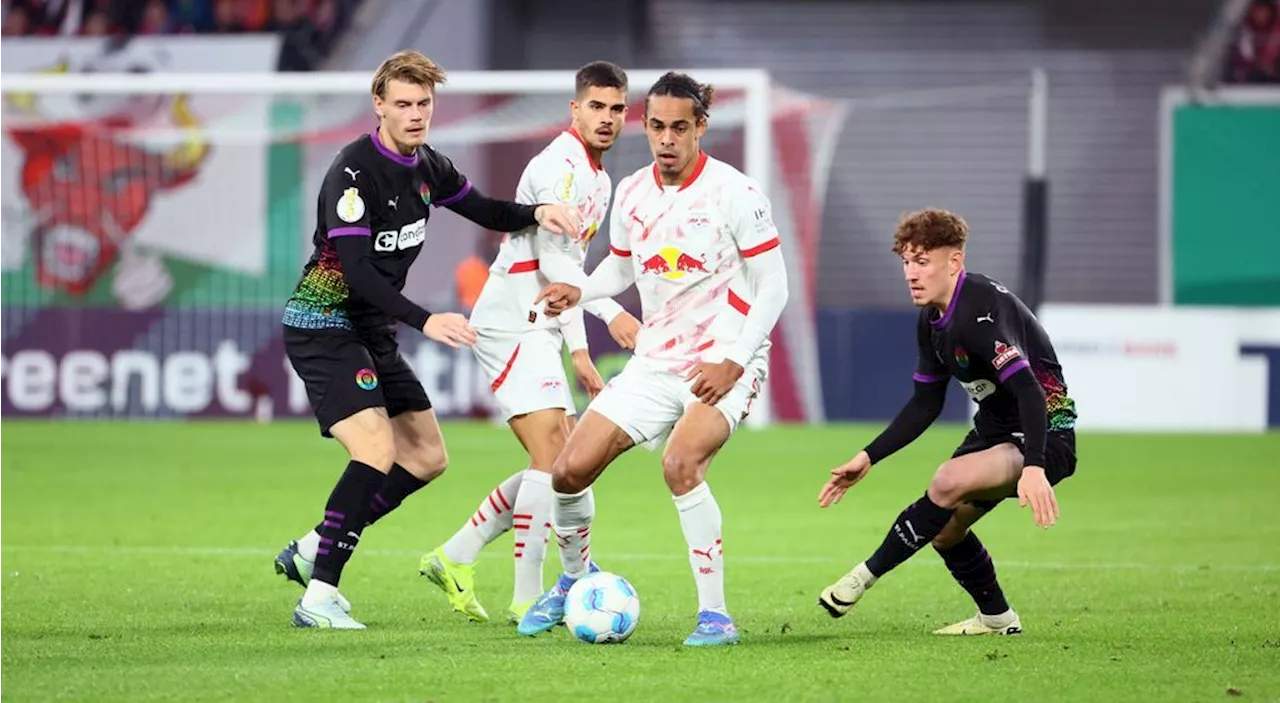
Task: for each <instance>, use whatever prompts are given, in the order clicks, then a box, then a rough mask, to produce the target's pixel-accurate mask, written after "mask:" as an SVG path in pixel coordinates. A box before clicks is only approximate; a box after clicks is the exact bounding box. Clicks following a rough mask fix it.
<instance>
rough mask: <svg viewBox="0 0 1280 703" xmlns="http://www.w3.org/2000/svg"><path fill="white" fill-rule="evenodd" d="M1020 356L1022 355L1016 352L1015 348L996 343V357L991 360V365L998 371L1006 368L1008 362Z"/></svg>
mask: <svg viewBox="0 0 1280 703" xmlns="http://www.w3.org/2000/svg"><path fill="white" fill-rule="evenodd" d="M1021 355H1022V353H1021V352H1019V351H1018V348H1017V347H1015V346H1012V345H1009V344H1005V343H1004V342H1000V341H997V342H996V356H995V358H994V359H992V360H991V365H992V366H993V367H995V369H996V370H997V371H999V370H1000V369H1002V368H1004V367H1005V366H1007V365H1008V364H1009V362H1010V361H1013V360H1014V359H1017V358H1018V357H1019V356H1021Z"/></svg>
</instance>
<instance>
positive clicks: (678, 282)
mask: <svg viewBox="0 0 1280 703" xmlns="http://www.w3.org/2000/svg"><path fill="white" fill-rule="evenodd" d="M712 95H713V92H712V89H711V87H710V86H706V85H700V84H698V83H697V82H696V81H694V80H693V79H692V78H690V77H689V76H687V75H684V74H680V73H667V74H665V75H664V76H662V78H660V79H659V80H658V82H657V83H655V84H654V85H653V87H652V88H650V89H649V93H648V96H647V97H646V100H645V117H644V123H645V133H646V134H647V136H648V138H649V147H650V149H651V150H652V152H653V156H654V163H653V164H652V165H650V166H646V167H645V168H642V169H640V170H639V171H637V172H635V173H634V174H632V175H631V176H629V177H627V178H625V179H623V180H622V181H621V182H620V183H619V184H618V190H617V197H616V199H615V204H614V208H613V213H612V216H611V219H610V227H609V233H610V243H611V253H612V255H611V256H609V257H608V258H606V259H605V260H604V261H602V262H601V263H600V265H599V266H597V267H596V269H595V270H594V271H593V272H592V274H591V276H590V278H585V277H584V279H585V280H579V281H577V282H576V283H572V284H569V283H558V284H552V285H550V286H548V287H547V288H546V289H545V290H544V291H543V293H542V294H541V295H540V296H539V298H538V301H539V302H542V301H546V308H545V310H546V312H547V313H548V314H555V313H557V312H558V311H561V310H565V309H568V308H570V307H571V306H573V305H575V304H579V303H583V302H589V301H592V300H597V299H601V298H606V297H609V296H612V295H616V294H618V293H620V292H622V291H623V290H625V289H626V288H627V287H628V286H630V285H631V284H632V283H633V282H634V283H635V284H636V287H637V288H638V289H639V291H640V299H641V303H642V314H641V317H642V319H643V324H642V326H641V329H640V334H639V337H638V338H637V340H636V351H635V356H634V357H633V358H632V359H631V361H630V362H629V363H628V364H627V366H626V368H625V369H623V371H622V373H620V374H619V375H618V376H617V377H615V378H614V379H613V380H612V381H610V383H609V385H607V386H606V387H605V389H604V390H603V391H601V393H600V395H598V396H596V398H595V399H594V400H593V401H592V402H591V404H590V405H589V406H588V407H587V411H586V412H585V413H584V415H583V418H582V420H581V422H580V423H579V424H578V426H577V427H576V428H575V429H574V431H573V433H572V434H571V435H570V436H569V441H568V443H567V444H566V445H565V448H564V451H562V452H561V453H560V456H559V457H558V458H557V459H556V462H555V465H554V467H553V469H552V487H553V489H554V490H555V511H554V513H555V520H554V525H555V532H556V538H557V540H558V542H559V546H560V557H561V561H562V562H563V564H564V574H563V575H562V576H561V577H560V578H559V579H558V581H557V582H556V584H555V586H553V587H552V588H551V590H549V591H547V592H546V593H544V594H543V595H542V596H541V597H540V598H539V599H538V600H537V602H535V603H534V604H533V606H532V607H531V608H530V609H529V611H528V612H527V613H526V614H525V616H524V618H523V619H522V620H521V621H520V626H519V632H520V634H522V635H536V634H538V633H540V632H545V631H547V630H549V629H551V628H552V627H554V626H555V625H557V624H559V623H560V622H563V620H564V602H565V594H567V593H568V591H569V588H570V587H571V586H572V585H573V584H574V582H575V581H576V580H577V579H578V578H581V577H582V576H584V575H586V574H587V573H588V572H589V570H590V569H592V568H594V566H593V565H592V563H591V559H590V556H591V555H590V528H591V520H592V517H593V514H594V512H595V510H594V504H593V501H592V497H591V493H590V486H591V484H592V482H593V481H595V479H596V477H597V476H599V475H600V473H601V472H602V471H604V469H605V467H606V466H608V465H609V463H610V462H612V461H613V460H614V459H615V458H616V457H617V456H618V455H620V454H622V453H623V452H624V451H626V450H628V449H630V448H631V447H633V446H635V445H636V444H642V443H649V442H654V443H656V441H658V440H661V439H662V438H664V437H665V438H666V439H667V442H666V447H665V449H664V451H663V454H662V473H663V477H664V478H665V479H666V482H667V486H668V488H670V490H671V495H672V498H673V499H674V501H675V507H676V511H677V512H678V513H679V516H680V526H681V527H682V528H683V531H684V536H685V540H686V541H687V543H688V548H689V561H690V565H691V566H692V568H693V578H694V583H695V584H696V586H697V591H698V624H697V627H696V629H695V630H694V632H693V634H691V635H690V636H689V637H688V639H686V640H685V644H687V645H721V644H735V643H737V642H738V631H737V628H736V627H735V626H734V624H733V619H732V618H731V617H730V616H729V612H728V610H727V608H726V606H725V597H724V552H723V547H722V544H721V538H720V534H721V518H720V508H719V506H718V505H717V504H716V500H715V497H714V496H713V495H712V494H711V489H710V488H709V487H708V485H707V483H706V481H705V476H706V472H707V467H708V464H709V463H710V462H711V458H712V457H713V456H715V454H716V452H717V451H719V449H720V447H721V446H723V445H724V443H725V442H726V441H727V440H728V439H729V436H730V435H731V434H733V431H734V430H735V429H736V428H737V427H738V424H739V423H740V422H741V421H742V420H743V419H744V418H745V417H746V416H747V413H748V412H750V410H751V403H752V401H753V400H754V399H755V397H756V395H757V394H758V393H759V391H760V385H761V383H763V382H764V379H765V376H766V373H767V370H768V360H769V357H768V354H769V347H770V343H769V334H770V333H771V332H772V330H773V327H774V325H775V324H776V323H777V321H778V317H779V315H781V313H782V309H783V307H784V306H785V305H786V301H787V277H786V268H785V265H784V262H783V259H782V253H781V249H780V248H779V246H778V244H779V239H778V231H777V228H776V227H775V226H774V224H773V220H772V217H771V215H770V206H769V200H768V198H766V197H765V196H764V194H763V193H761V192H760V190H759V188H758V187H757V185H756V184H755V182H754V181H753V180H752V179H750V178H748V177H747V176H745V175H743V174H742V173H741V172H739V171H738V170H737V169H735V168H733V167H732V166H730V165H728V164H726V163H724V162H721V161H717V160H716V159H713V158H711V157H709V156H707V155H706V154H705V153H704V152H703V151H702V150H701V149H699V146H698V143H699V139H700V138H701V137H702V135H703V134H704V133H705V132H706V129H707V109H708V108H709V107H710V106H711V99H712Z"/></svg>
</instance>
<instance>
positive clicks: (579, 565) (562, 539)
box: [554, 487, 596, 579]
mask: <svg viewBox="0 0 1280 703" xmlns="http://www.w3.org/2000/svg"><path fill="white" fill-rule="evenodd" d="M554 514H555V520H554V524H555V531H556V542H557V543H558V544H559V546H560V562H561V564H562V565H563V567H564V573H565V575H566V576H568V577H569V578H571V579H579V578H582V577H583V576H586V575H587V570H588V568H589V564H590V563H591V520H592V519H593V518H594V517H595V514H596V501H595V497H594V495H592V493H591V488H590V487H587V488H585V489H583V490H582V491H579V492H578V493H561V492H559V491H555V506H554Z"/></svg>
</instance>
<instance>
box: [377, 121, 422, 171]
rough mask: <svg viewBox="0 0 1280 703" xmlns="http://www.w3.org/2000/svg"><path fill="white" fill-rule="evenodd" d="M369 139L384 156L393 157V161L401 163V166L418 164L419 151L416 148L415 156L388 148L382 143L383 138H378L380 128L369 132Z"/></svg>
mask: <svg viewBox="0 0 1280 703" xmlns="http://www.w3.org/2000/svg"><path fill="white" fill-rule="evenodd" d="M369 139H371V140H372V141H373V146H374V147H375V148H376V149H377V150H378V153H379V154H382V155H383V156H385V157H387V158H388V159H391V160H392V161H394V162H396V163H398V164H400V165H401V166H417V165H418V151H417V150H416V149H415V150H414V152H413V156H404V155H402V154H398V153H396V152H394V151H392V150H390V149H388V148H387V147H386V146H385V145H384V144H383V143H382V140H381V139H378V130H376V129H375V130H374V131H372V132H370V133H369Z"/></svg>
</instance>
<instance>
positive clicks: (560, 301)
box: [533, 283, 582, 317]
mask: <svg viewBox="0 0 1280 703" xmlns="http://www.w3.org/2000/svg"><path fill="white" fill-rule="evenodd" d="M581 299H582V289H581V288H579V287H577V286H571V285H569V284H568V283H552V284H551V285H549V286H547V287H546V288H543V289H542V292H541V293H539V294H538V297H537V299H536V300H534V301H533V304H534V305H537V304H538V303H541V302H543V301H546V303H547V305H546V307H545V308H543V312H544V313H546V314H547V316H548V317H555V316H556V315H559V314H560V313H562V312H564V311H565V310H568V309H569V308H571V307H573V306H574V305H577V304H578V301H579V300H581Z"/></svg>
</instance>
